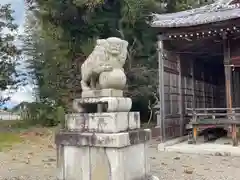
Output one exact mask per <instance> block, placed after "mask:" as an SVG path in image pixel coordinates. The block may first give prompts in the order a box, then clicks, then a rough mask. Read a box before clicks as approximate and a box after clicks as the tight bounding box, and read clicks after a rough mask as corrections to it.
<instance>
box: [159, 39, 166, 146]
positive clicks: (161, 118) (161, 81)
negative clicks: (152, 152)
mask: <svg viewBox="0 0 240 180" xmlns="http://www.w3.org/2000/svg"><path fill="white" fill-rule="evenodd" d="M163 40H164V38H163V36H158V93H159V101H160V102H159V103H160V110H159V112H160V115H159V118H158V122H157V123H158V125H160V129H161V132H160V133H161V141H162V142H164V141H165V140H166V136H165V135H166V134H165V111H164V54H163V53H164V47H163Z"/></svg>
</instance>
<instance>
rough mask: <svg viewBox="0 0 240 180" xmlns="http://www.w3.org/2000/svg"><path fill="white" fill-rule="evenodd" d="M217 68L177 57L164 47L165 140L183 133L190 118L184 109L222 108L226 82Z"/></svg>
mask: <svg viewBox="0 0 240 180" xmlns="http://www.w3.org/2000/svg"><path fill="white" fill-rule="evenodd" d="M222 69H223V67H222ZM218 71H219V69H218V68H215V67H214V66H212V65H209V64H207V63H203V61H201V60H200V59H199V60H196V59H195V58H194V57H190V56H179V55H177V54H175V53H173V52H170V51H166V50H165V58H164V129H165V138H166V139H171V138H174V137H178V136H182V135H184V134H186V130H185V127H186V124H187V123H188V122H189V120H190V117H188V116H187V111H186V108H194V107H195V108H212V107H224V104H225V99H224V97H225V91H224V90H225V86H224V85H225V84H224V78H219V77H221V75H219V73H221V72H220V71H219V72H218ZM216 74H218V75H217V76H216ZM222 77H224V74H222ZM219 97H221V98H219Z"/></svg>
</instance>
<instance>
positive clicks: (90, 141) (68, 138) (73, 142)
mask: <svg viewBox="0 0 240 180" xmlns="http://www.w3.org/2000/svg"><path fill="white" fill-rule="evenodd" d="M150 139H151V131H150V130H146V129H144V130H142V129H139V130H134V131H128V132H122V133H89V132H83V133H80V132H70V131H60V132H59V133H58V134H56V137H55V143H56V144H57V145H64V146H79V147H80V146H95V147H115V148H121V147H125V146H130V145H134V144H140V143H145V142H146V141H149V140H150Z"/></svg>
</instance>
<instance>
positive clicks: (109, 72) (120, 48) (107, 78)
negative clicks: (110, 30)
mask: <svg viewBox="0 0 240 180" xmlns="http://www.w3.org/2000/svg"><path fill="white" fill-rule="evenodd" d="M127 46H128V42H127V41H125V40H122V39H120V38H116V37H110V38H108V39H99V40H97V44H96V46H95V48H94V50H93V52H92V53H91V54H90V55H89V56H88V58H87V59H86V61H85V62H84V63H83V64H82V66H81V76H82V80H81V87H82V90H83V91H86V90H93V89H103V88H106V87H107V88H116V87H117V86H116V84H122V85H121V86H119V85H118V87H119V89H121V88H123V87H122V86H124V85H125V84H126V76H125V74H124V70H123V66H124V64H125V61H126V59H127ZM114 84H115V85H114Z"/></svg>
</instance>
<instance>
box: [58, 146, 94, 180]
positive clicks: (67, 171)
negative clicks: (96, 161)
mask: <svg viewBox="0 0 240 180" xmlns="http://www.w3.org/2000/svg"><path fill="white" fill-rule="evenodd" d="M89 166H90V153H89V147H81V148H78V147H73V146H64V173H63V174H64V180H79V179H84V180H85V179H86V180H89V177H90V171H89Z"/></svg>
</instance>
